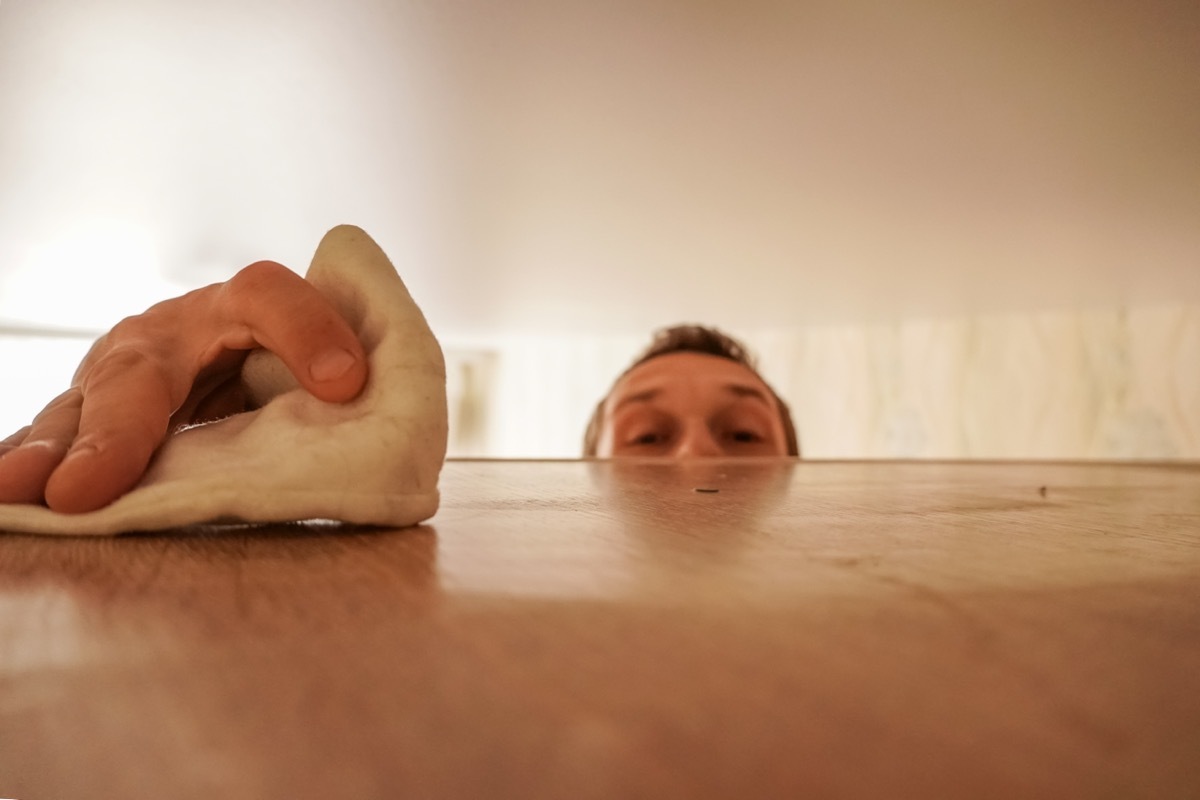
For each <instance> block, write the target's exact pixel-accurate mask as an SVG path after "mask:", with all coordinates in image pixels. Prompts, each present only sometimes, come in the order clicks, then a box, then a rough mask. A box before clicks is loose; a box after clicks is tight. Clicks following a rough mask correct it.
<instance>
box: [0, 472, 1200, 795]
mask: <svg viewBox="0 0 1200 800" xmlns="http://www.w3.org/2000/svg"><path fill="white" fill-rule="evenodd" d="M442 488H443V497H444V503H443V508H442V510H441V511H440V512H439V514H438V516H437V517H435V518H434V520H433V522H432V524H430V525H428V526H424V527H420V528H414V529H409V530H402V531H345V530H338V529H336V528H328V529H327V528H319V527H317V528H313V527H308V528H304V527H293V528H277V529H268V530H263V529H250V530H245V529H242V530H237V529H234V530H224V531H219V532H216V531H209V532H203V533H198V532H191V533H188V534H184V535H174V536H162V535H154V536H150V535H137V536H129V537H121V538H117V539H103V540H96V539H52V538H37V537H26V536H0V797H16V798H21V800H50V799H52V798H53V799H54V800H58V799H59V798H89V800H91V799H93V798H141V797H146V798H206V799H208V798H217V797H219V798H276V797H278V798H335V797H336V798H341V797H347V798H385V797H387V798H391V797H453V798H488V797H520V798H559V797H563V798H567V797H571V798H575V797H582V798H590V797H595V798H614V797H646V798H659V797H688V798H717V797H722V798H723V797H739V798H742V797H746V798H750V797H800V796H808V797H847V796H861V797H973V798H980V797H1023V798H1024V797H1053V798H1065V797H1112V798H1126V797H1155V798H1161V797H1171V798H1181V797H1200V468H1198V467H1195V466H1192V467H1188V466H1175V467H1170V466H1132V465H1126V466H1114V465H1063V464H1058V465H1056V464H938V463H932V464H931V463H898V464H888V463H798V464H788V463H771V462H765V463H764V462H755V463H751V462H742V463H736V462H714V463H711V464H704V465H697V466H695V467H692V468H685V467H683V466H680V465H653V464H644V463H634V462H626V463H617V462H612V463H586V462H451V463H449V464H447V466H446V469H445V472H444V478H443V483H442ZM697 489H708V490H712V489H716V490H717V491H715V492H713V491H705V492H700V491H696V490H697Z"/></svg>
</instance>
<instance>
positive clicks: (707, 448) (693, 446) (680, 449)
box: [675, 417, 722, 458]
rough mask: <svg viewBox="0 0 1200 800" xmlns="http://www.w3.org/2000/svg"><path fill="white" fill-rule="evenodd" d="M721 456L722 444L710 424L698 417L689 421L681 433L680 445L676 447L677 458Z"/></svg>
mask: <svg viewBox="0 0 1200 800" xmlns="http://www.w3.org/2000/svg"><path fill="white" fill-rule="evenodd" d="M721 454H722V451H721V444H720V442H718V441H717V440H716V437H714V436H713V433H712V431H711V430H709V427H708V422H707V421H706V420H704V419H700V418H696V417H692V418H690V419H688V420H687V422H686V424H685V425H684V427H683V430H682V431H681V432H680V436H679V440H678V444H677V445H676V447H675V456H677V457H679V458H687V457H689V456H690V457H696V456H719V455H721Z"/></svg>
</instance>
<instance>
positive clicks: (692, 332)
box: [583, 325, 800, 456]
mask: <svg viewBox="0 0 1200 800" xmlns="http://www.w3.org/2000/svg"><path fill="white" fill-rule="evenodd" d="M669 353H702V354H704V355H710V356H717V357H719V358H727V359H729V360H730V361H736V362H737V363H739V364H741V365H742V366H744V367H746V368H747V369H749V370H750V371H751V372H753V373H754V375H755V376H756V377H757V378H758V379H759V380H761V381H762V382H763V384H764V385H766V387H767V391H769V392H770V393H771V397H773V398H775V404H776V406H777V407H778V408H779V418H780V421H781V422H782V423H783V433H784V436H785V438H786V441H787V452H788V455H790V456H799V455H800V440H799V438H798V437H797V436H796V426H795V424H794V423H793V422H792V412H791V411H790V410H789V409H788V407H787V403H785V402H783V399H782V398H781V397H780V396H779V395H778V394H777V393H776V392H775V390H774V389H773V388H771V386H770V384H767V382H766V381H765V380H763V377H762V375H759V373H758V365H757V363H756V359H755V358H754V356H753V354H751V352H750V350H749V349H748V348H747V347H746V346H745V345H744V344H742V343H741V342H739V341H738V340H737V339H734V338H733V337H732V336H730V335H728V334H726V333H723V332H721V331H719V330H717V329H716V328H710V327H707V326H704V325H674V326H672V327H670V328H662V329H660V330H658V331H655V333H654V338H653V339H652V340H651V342H650V345H649V346H648V347H647V348H646V349H645V350H643V351H642V352H641V354H640V355H639V356H638V357H637V358H635V359H634V360H633V363H632V364H630V365H629V366H628V367H626V368H625V371H624V372H622V373H621V374H620V375H618V376H617V379H616V380H615V381H613V386H614V387H615V386H616V385H617V383H618V382H619V381H620V380H621V378H623V377H625V376H626V375H628V374H629V372H630V371H631V370H632V369H634V368H635V367H637V366H639V365H641V364H645V363H646V362H647V361H649V360H650V359H652V358H658V357H659V356H665V355H667V354H669ZM610 394H612V389H611V388H610V389H609V390H608V394H606V395H604V397H602V398H600V402H599V403H597V404H596V410H595V411H593V412H592V417H591V419H589V420H588V424H587V430H586V431H585V432H584V434H583V455H584V456H594V455H596V447H597V445H598V444H599V441H600V426H601V424H602V423H603V421H604V403H605V401H607V400H608V397H609V395H610Z"/></svg>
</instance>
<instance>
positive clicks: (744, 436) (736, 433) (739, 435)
mask: <svg viewBox="0 0 1200 800" xmlns="http://www.w3.org/2000/svg"><path fill="white" fill-rule="evenodd" d="M729 438H730V439H732V440H733V441H735V442H737V443H738V444H755V443H756V442H761V441H762V440H763V437H762V436H760V435H758V433H756V432H755V431H751V430H744V429H743V430H733V431H730V432H729Z"/></svg>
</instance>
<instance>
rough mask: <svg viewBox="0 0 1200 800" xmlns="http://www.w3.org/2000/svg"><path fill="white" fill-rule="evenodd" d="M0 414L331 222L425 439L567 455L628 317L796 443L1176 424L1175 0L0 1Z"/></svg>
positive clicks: (1163, 433)
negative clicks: (752, 377) (437, 431)
mask: <svg viewBox="0 0 1200 800" xmlns="http://www.w3.org/2000/svg"><path fill="white" fill-rule="evenodd" d="M0 120H3V124H0V370H2V372H0V374H2V375H3V377H2V378H0V424H3V425H4V426H5V427H6V428H9V429H15V428H17V427H20V425H22V424H24V423H25V422H26V421H27V420H28V418H29V417H30V416H31V415H32V414H33V413H35V412H36V410H37V409H39V408H40V407H41V405H42V404H43V403H44V402H45V401H46V400H48V399H49V398H50V397H52V396H53V395H55V394H57V393H58V392H59V391H61V390H62V389H63V388H65V387H66V385H67V384H68V382H69V380H70V375H71V372H72V371H73V368H74V365H75V364H76V363H77V362H78V360H79V358H80V357H82V354H83V352H85V351H86V348H87V346H88V343H89V342H90V341H91V339H92V338H94V337H95V336H96V335H97V334H99V333H100V332H102V331H104V330H106V329H107V328H109V327H110V326H111V325H112V324H113V323H115V322H116V321H117V320H118V319H120V318H121V317H122V316H125V315H128V314H133V313H137V312H139V311H141V310H142V309H144V308H145V307H146V306H148V305H150V304H151V303H153V302H155V301H157V300H160V299H164V298H166V297H168V296H172V295H175V294H179V293H181V292H183V291H186V290H188V289H191V288H195V287H197V286H201V285H204V284H207V283H212V282H215V281H221V280H225V279H227V278H228V277H230V276H231V275H232V274H233V273H234V272H236V271H237V270H238V269H239V268H240V267H242V266H244V265H246V264H248V263H250V262H252V261H255V260H258V259H263V258H270V259H274V260H278V261H281V262H283V263H285V264H287V265H288V266H290V267H292V268H293V269H296V270H297V271H299V272H303V270H304V268H305V267H306V266H307V263H308V259H309V258H310V256H311V253H312V251H313V249H314V247H315V245H316V243H317V241H318V240H319V239H320V237H321V235H322V234H323V233H324V232H325V230H327V229H328V228H330V227H332V226H333V225H336V224H338V223H342V222H350V223H354V224H357V225H360V226H362V227H363V228H365V229H366V230H367V231H368V232H370V233H371V234H372V236H373V237H374V238H375V239H376V240H377V241H378V242H379V243H380V244H381V245H382V246H383V248H384V249H385V250H386V251H387V252H388V253H389V255H390V256H391V257H392V259H393V261H394V262H395V263H396V265H397V267H398V269H399V270H400V273H401V275H402V276H403V277H404V279H405V281H406V282H407V283H408V285H409V288H410V290H411V291H412V293H413V295H414V297H416V299H417V301H418V303H419V304H420V305H421V306H422V308H423V309H424V310H425V312H426V315H427V316H428V317H429V320H430V323H431V325H432V327H433V329H434V330H435V332H437V334H438V335H439V338H440V339H441V341H442V343H443V346H444V347H445V349H446V351H447V356H448V360H449V392H450V399H451V428H452V443H451V453H452V455H481V456H538V457H572V456H575V455H577V454H578V453H579V449H580V440H581V437H582V431H583V427H584V424H585V422H586V419H587V417H588V415H589V413H590V412H591V410H592V408H593V406H594V404H595V403H596V401H597V400H598V399H599V398H600V396H601V395H603V394H604V393H605V392H606V391H607V389H608V387H609V385H610V384H611V382H612V380H613V378H614V376H615V375H616V374H617V372H619V371H620V370H621V369H622V368H623V367H624V366H625V365H626V364H627V362H628V361H629V359H630V358H631V357H632V356H633V355H634V354H635V353H636V351H637V350H639V349H640V348H641V347H642V346H643V345H644V344H645V343H646V342H647V341H648V339H649V334H650V331H651V330H652V329H653V328H656V327H660V326H664V325H668V324H672V323H676V322H683V321H697V322H705V323H710V324H714V325H717V326H720V327H722V328H724V329H726V330H728V331H729V332H732V333H734V334H737V335H740V336H742V337H743V338H744V339H746V340H747V341H748V342H749V343H750V344H751V345H752V346H753V347H754V348H755V349H756V350H757V351H758V352H759V354H760V356H761V360H762V366H763V370H764V373H765V374H766V376H767V378H768V379H769V380H770V381H771V382H772V383H773V384H774V385H775V387H776V389H777V390H778V391H779V392H780V393H781V394H782V395H783V396H784V397H785V398H786V399H787V400H788V402H789V403H790V404H791V406H792V408H793V411H794V414H795V417H796V419H797V422H798V425H799V428H800V435H801V443H802V447H803V449H804V452H805V454H806V455H807V456H810V457H819V458H886V457H915V458H1146V459H1171V458H1178V459H1197V458H1200V5H1198V4H1196V3H1194V2H1192V0H1138V2H1134V1H1133V0H1113V2H1099V3H1098V2H1094V1H1092V2H1083V0H1038V1H1037V2H1034V1H1033V0H1029V1H1028V2H1006V3H992V4H970V3H967V4H964V3H961V2H954V0H912V1H910V2H895V0H886V1H885V0H839V2H836V3H833V2H823V0H739V2H736V3H734V2H722V1H721V0H636V1H635V0H616V2H604V3H600V2H582V0H508V1H507V2H505V3H503V4H501V3H491V2H484V1H483V0H453V1H452V2H430V1H429V0H397V1H396V2H384V1H383V0H346V2H341V3H337V4H333V3H328V2H316V1H315V0H289V2H286V3H284V2H282V1H281V0H237V2H234V0H212V2H207V3H184V2H174V3H170V2H162V0H157V1H155V2H151V0H110V2H106V3H93V4H81V3H77V2H67V0H36V2H35V0H0Z"/></svg>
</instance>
